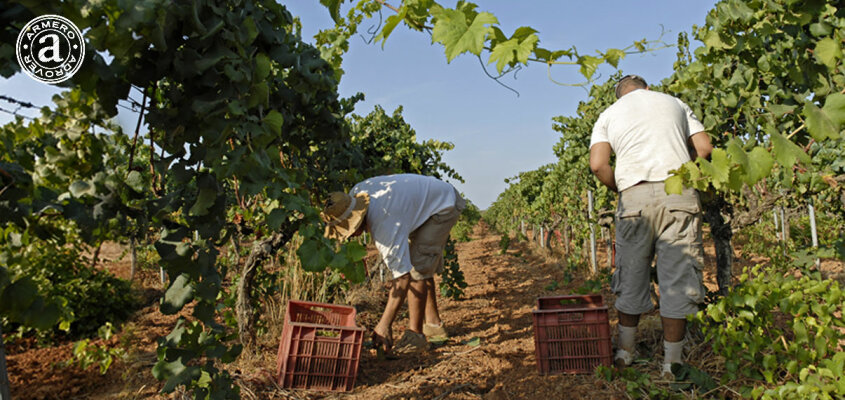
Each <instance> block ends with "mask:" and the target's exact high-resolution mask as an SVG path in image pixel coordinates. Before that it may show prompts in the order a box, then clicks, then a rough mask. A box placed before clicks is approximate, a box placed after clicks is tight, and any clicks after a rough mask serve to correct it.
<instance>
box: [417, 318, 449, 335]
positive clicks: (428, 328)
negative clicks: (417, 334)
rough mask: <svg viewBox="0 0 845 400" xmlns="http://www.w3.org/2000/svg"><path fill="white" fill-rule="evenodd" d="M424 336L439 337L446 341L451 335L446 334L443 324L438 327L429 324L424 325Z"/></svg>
mask: <svg viewBox="0 0 845 400" xmlns="http://www.w3.org/2000/svg"><path fill="white" fill-rule="evenodd" d="M423 334H424V335H425V336H426V337H438V338H444V339H447V338H448V337H449V334H448V333H446V327H445V326H443V323H442V322H441V323H440V324H438V325H435V324H429V323H428V322H426V323H424V324H423Z"/></svg>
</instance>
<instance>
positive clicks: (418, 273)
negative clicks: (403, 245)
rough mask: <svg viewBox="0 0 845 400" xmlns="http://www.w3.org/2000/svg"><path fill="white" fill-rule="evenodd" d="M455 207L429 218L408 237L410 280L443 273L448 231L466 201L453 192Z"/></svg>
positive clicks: (456, 220)
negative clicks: (410, 267)
mask: <svg viewBox="0 0 845 400" xmlns="http://www.w3.org/2000/svg"><path fill="white" fill-rule="evenodd" d="M455 196H456V201H455V206H454V207H449V208H447V209H445V210H443V211H440V212H439V213H437V214H434V215H432V216H431V217H429V218H428V219H427V220H426V221H425V222H424V223H423V224H422V225H420V227H419V228H417V229H416V230H414V231H413V232H411V234H410V235H408V240H410V247H411V265H412V266H413V267H414V268H413V269H412V270H411V279H413V280H415V281H420V280H423V279H428V278H432V277H434V274H438V273H440V272H443V250H444V249H445V248H446V241H447V240H449V231H451V230H452V227H453V226H455V223H457V222H458V217H460V216H461V211H463V209H464V208H466V204H467V203H466V200H464V199H463V198H462V197H461V195H460V193H458V191H457V190H455Z"/></svg>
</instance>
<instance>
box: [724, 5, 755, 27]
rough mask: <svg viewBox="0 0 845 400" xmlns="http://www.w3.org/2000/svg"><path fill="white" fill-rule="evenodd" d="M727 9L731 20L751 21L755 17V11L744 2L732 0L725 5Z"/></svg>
mask: <svg viewBox="0 0 845 400" xmlns="http://www.w3.org/2000/svg"><path fill="white" fill-rule="evenodd" d="M725 5H726V8H727V15H728V16H729V17H730V18H731V19H739V20H741V21H746V22H747V21H749V20H751V17H753V16H754V10H752V9H751V8H750V7H748V6H747V5H746V4H745V2H744V1H739V0H731V1H728V2H727V3H725Z"/></svg>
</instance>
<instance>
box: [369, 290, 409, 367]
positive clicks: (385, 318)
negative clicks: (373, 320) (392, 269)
mask: <svg viewBox="0 0 845 400" xmlns="http://www.w3.org/2000/svg"><path fill="white" fill-rule="evenodd" d="M410 284H411V275H410V274H405V275H402V276H400V277H398V278H396V279H394V280H393V281H391V287H390V293H389V296H388V298H387V304H386V305H385V306H384V313H382V315H381V320H380V321H379V323H378V325H376V327H375V329H374V333H375V335H373V344H374V345H382V346H383V349H384V350H385V351H388V350H390V347H392V344H393V331H392V329H391V326H392V325H393V321H394V320H395V319H396V314H397V313H398V312H399V308H400V307H402V303H404V302H405V296H406V295H407V293H408V288H409V287H410V286H411V285H410Z"/></svg>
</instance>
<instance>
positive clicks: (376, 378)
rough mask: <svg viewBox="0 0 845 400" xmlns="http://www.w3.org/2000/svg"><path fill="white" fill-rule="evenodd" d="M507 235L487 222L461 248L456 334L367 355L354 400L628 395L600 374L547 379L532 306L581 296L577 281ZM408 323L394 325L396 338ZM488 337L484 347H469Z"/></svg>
mask: <svg viewBox="0 0 845 400" xmlns="http://www.w3.org/2000/svg"><path fill="white" fill-rule="evenodd" d="M499 238H500V236H499V235H497V234H494V233H492V232H490V231H489V230H488V228H487V227H486V226H485V225H484V224H481V225H479V227H478V228H477V229H476V232H475V235H474V238H473V239H474V240H472V241H470V242H467V243H460V244H458V256H459V261H460V264H461V269H462V270H463V272H464V274H465V276H466V281H467V284H468V287H467V289H466V291H465V294H466V295H465V299H464V300H461V301H451V300H442V301H441V303H440V305H441V314H442V317H443V320H444V322H445V323H446V325H447V326H448V330H449V332H450V334H451V335H452V337H451V338H450V340H449V341H448V343H447V344H446V345H444V346H442V347H439V348H437V349H435V350H434V351H431V352H429V353H427V354H424V355H421V356H417V357H410V358H408V357H406V358H404V359H399V360H385V361H379V360H376V359H375V357H374V356H373V354H369V353H368V354H366V355H365V356H364V357H363V359H362V361H361V370H360V373H359V376H358V380H357V382H356V387H355V390H354V391H353V392H352V393H351V395H342V396H329V397H337V398H350V399H362V400H363V399H396V400H398V399H479V398H483V399H496V400H499V399H501V400H505V399H530V398H534V399H543V398H549V399H551V398H561V396H564V397H566V398H585V397H591V398H594V399H610V398H615V397H616V396H615V394H621V393H620V392H619V391H618V390H617V389H616V388H614V387H612V386H610V385H609V384H608V383H606V382H604V381H601V380H598V379H596V378H594V377H593V376H592V375H567V376H560V375H558V376H540V375H539V374H538V372H537V364H536V360H535V355H534V336H533V335H534V333H533V327H532V314H531V311H532V309H534V308H535V304H536V299H537V297H541V296H550V295H555V294H570V293H574V290H575V288H577V287H579V286H580V285H581V284H582V283H583V278H578V277H576V278H575V279H574V280H573V281H572V282H570V283H569V284H568V285H561V286H560V287H559V288H557V289H556V290H554V291H548V290H545V289H544V287H546V286H548V285H549V283H550V282H552V281H553V280H554V281H558V282H563V281H564V271H563V267H562V266H561V265H559V264H556V263H553V262H548V261H547V260H546V259H545V257H542V256H538V255H537V254H535V253H534V252H532V251H530V250H528V249H527V245H526V244H525V243H512V245H511V248H510V249H509V250H508V252H507V253H506V254H500V250H499V245H498V242H499ZM405 324H407V320H402V321H398V322H397V323H396V324H395V325H394V336H396V337H398V336H400V335H401V333H402V331H403V330H404V327H405ZM475 338H478V339H480V345H477V346H471V345H470V344H468V342H470V341H472V340H473V339H475Z"/></svg>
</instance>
